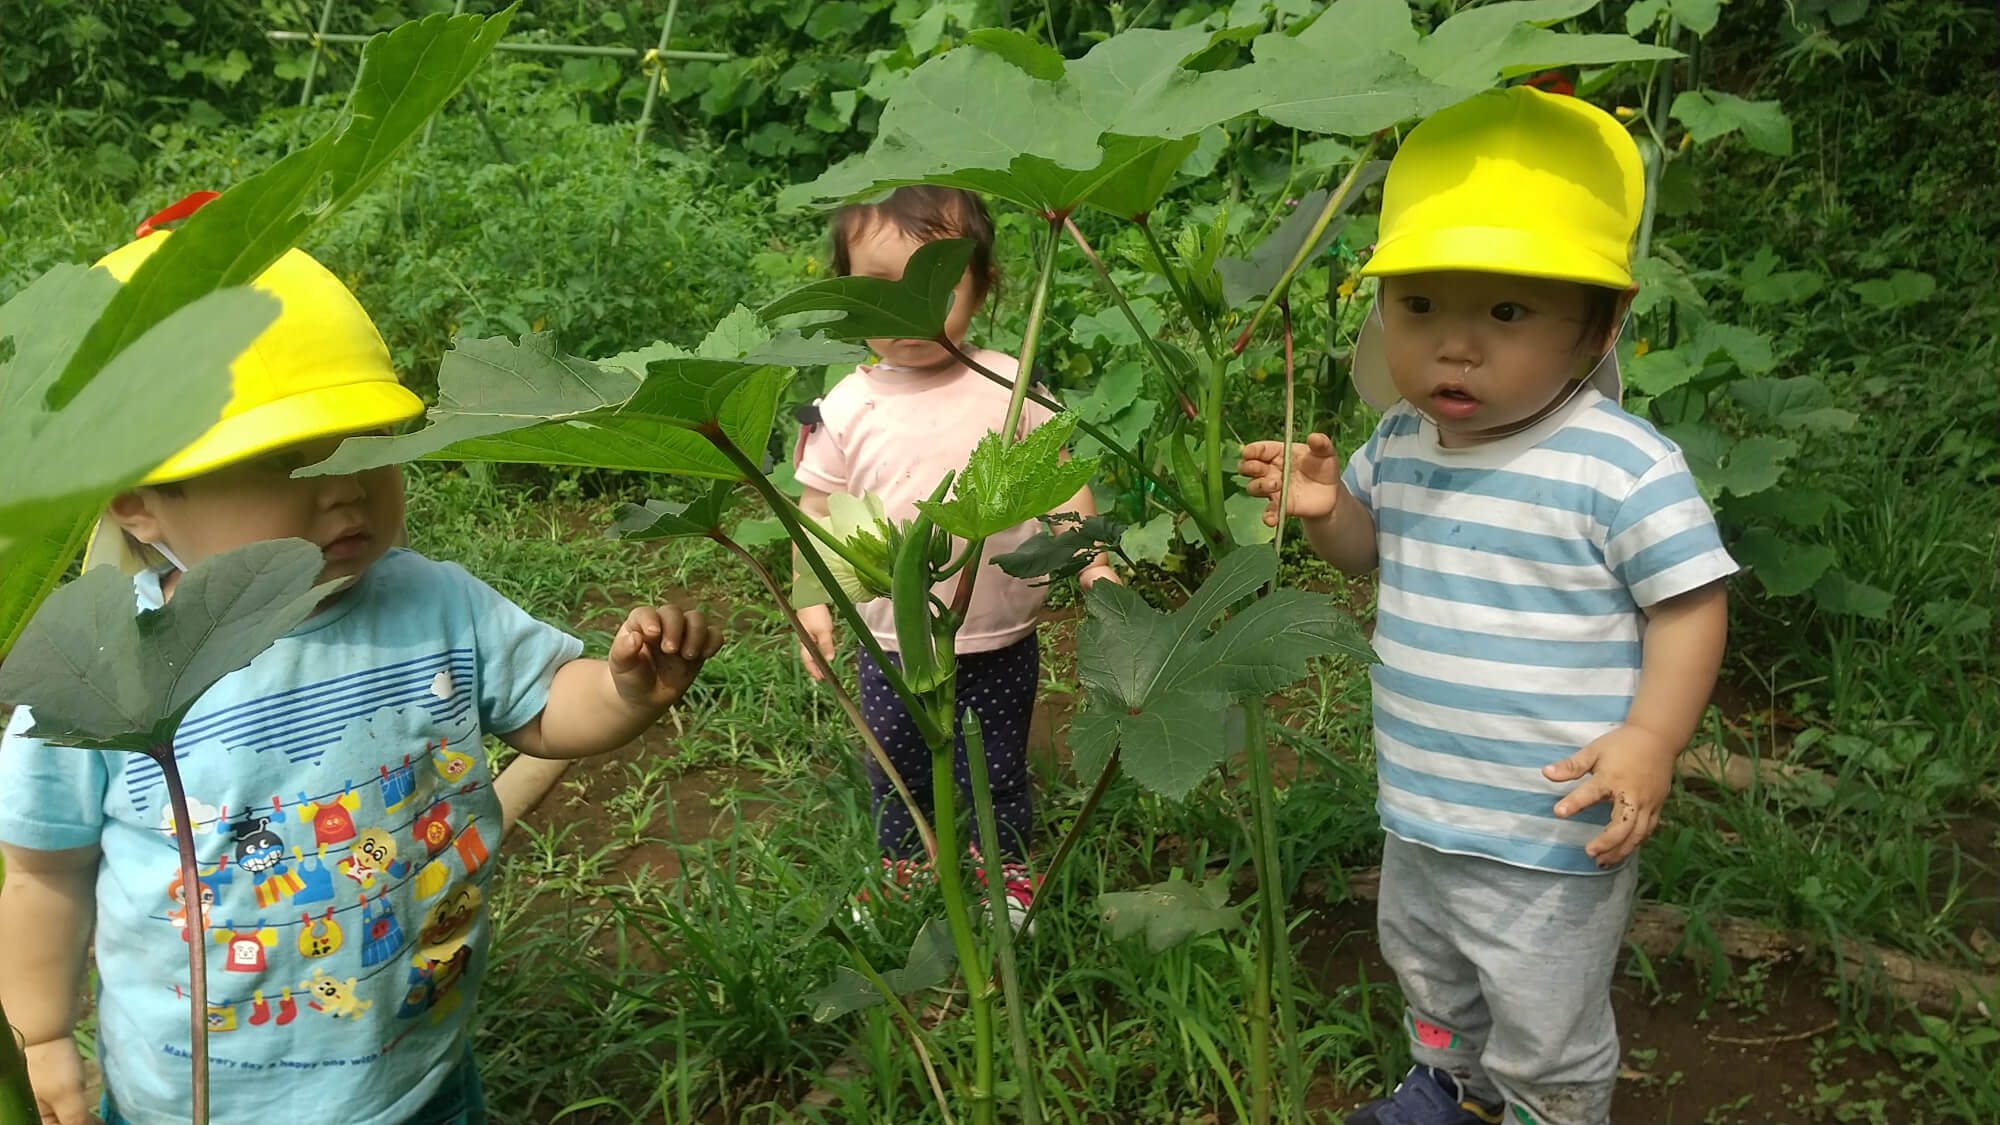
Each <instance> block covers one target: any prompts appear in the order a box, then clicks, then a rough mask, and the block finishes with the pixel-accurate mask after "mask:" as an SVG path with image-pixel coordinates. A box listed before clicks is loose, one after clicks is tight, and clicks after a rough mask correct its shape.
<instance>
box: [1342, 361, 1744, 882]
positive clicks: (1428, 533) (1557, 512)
mask: <svg viewBox="0 0 2000 1125" xmlns="http://www.w3.org/2000/svg"><path fill="white" fill-rule="evenodd" d="M1343 479H1344V481H1345V482H1346V485H1347V488H1348V491H1350V492H1352V493H1353V494H1354V496H1355V498H1356V499H1358V500H1359V501H1360V502H1361V503H1362V504H1363V505H1364V506H1366V507H1367V508H1368V510H1369V512H1370V513H1372V514H1373V516H1374V517H1375V546H1376V553H1377V555H1378V556H1379V559H1380V564H1381V576H1380V580H1379V583H1378V587H1377V594H1376V607H1377V608H1376V625H1375V635H1374V638H1373V639H1374V646H1375V651H1376V654H1377V655H1379V656H1380V657H1381V661H1382V662H1381V663H1380V664H1378V665H1376V666H1375V667H1374V669H1373V671H1372V676H1373V688H1374V691H1373V696H1374V712H1375V761H1376V773H1377V776H1378V778H1379V779H1380V783H1381V788H1380V796H1379V799H1378V802H1377V805H1378V808H1379V810H1380V812H1381V815H1382V824H1383V827H1385V828H1387V829H1388V830H1389V831H1390V832H1393V833H1395V834H1396V835H1398V836H1400V837H1402V838H1404V839H1406V840H1409V841H1411V842H1413V843H1417V844H1423V845H1425V846H1428V847H1431V848H1435V849H1437V850H1439V851H1444V852H1455V853H1460V854H1467V855H1477V856H1484V857H1486V858H1488V859H1496V860H1499V861H1501V862H1503V863H1510V864H1514V865H1516V866H1519V867H1531V868H1537V869H1540V870H1545V871H1560V872H1573V873H1577V874H1592V875H1595V874H1599V873H1600V872H1599V870H1598V867H1597V864H1596V862H1595V861H1594V860H1592V859H1591V858H1590V856H1588V855H1587V854H1585V852H1584V845H1585V844H1586V843H1588V842H1589V841H1590V839H1591V837H1593V836H1595V835H1597V833H1598V832H1600V831H1602V830H1603V828H1604V825H1605V824H1606V823H1608V821H1609V817H1610V807H1609V806H1608V805H1605V804H1599V805H1596V806H1593V807H1592V808H1590V809H1586V810H1584V811H1583V812H1581V813H1578V814H1577V815H1575V816H1574V817H1571V818H1570V819H1568V820H1561V819H1558V818H1557V817H1556V815H1555V811H1554V809H1555V805H1556V802H1557V801H1559V800H1560V799H1561V798H1562V796H1563V794H1564V793H1566V792H1568V791H1569V790H1570V789H1572V788H1574V787H1575V784H1576V783H1574V782H1572V783H1568V784H1560V785H1559V784H1556V783H1554V782H1551V781H1549V780H1547V779H1546V778H1544V777H1543V776H1542V772H1541V771H1542V767H1543V766H1546V765H1549V764H1551V763H1554V762H1558V761H1561V760H1562V759H1564V758H1567V757H1569V756H1570V755H1571V754H1574V753H1576V751H1577V750H1579V749H1581V748H1582V747H1583V746H1585V745H1586V744H1588V743H1589V742H1591V741H1592V740H1594V739H1596V738H1597V737H1598V736H1599V735H1602V734H1604V733H1606V732H1607V731H1610V730H1611V729H1612V728H1613V727H1616V726H1617V725H1619V724H1620V723H1622V722H1624V721H1625V715H1626V712H1628V711H1629V710H1630V709H1631V707H1632V697H1633V695H1634V693H1635V692H1636V691H1637V690H1638V686H1639V670H1640V657H1641V655H1642V648H1641V642H1642V638H1643V636H1644V633H1645V627H1646V614H1645V609H1646V607H1648V606H1652V605H1656V604H1658V603H1660V602H1662V601H1665V600H1667V599H1668V598H1672V597H1674V596H1676V595H1678V594H1684V593H1688V592H1690V591H1692V590H1696V589H1699V588H1700V587H1702V586H1706V585H1708V584H1709V583H1711V582H1714V581H1716V580H1717V579H1721V578H1725V577H1727V576H1729V575H1730V574H1733V573H1735V571H1736V564H1735V562H1734V561H1732V560H1731V559H1730V557H1729V554H1728V552H1727V551H1725V550H1724V549H1723V546H1722V539H1721V537H1720V536H1719V535H1718V533H1717V531H1716V527H1715V517H1714V515H1713V514H1712V513H1711V512H1710V511H1709V508H1708V505H1707V504H1706V503H1704V502H1703V500H1702V498H1701V494H1700V492H1699V491H1697V490H1696V488H1695V481H1694V476H1693V475H1692V474H1691V473H1690V472H1689V471H1688V467H1687V462H1686V460H1685V459H1684V458H1683V457H1682V455H1681V451H1680V449H1679V448H1678V447H1676V446H1675V445H1674V443H1673V442H1672V441H1670V440H1668V439H1667V438H1665V437H1664V436H1662V435H1661V434H1660V432H1659V431H1658V430H1655V429H1654V428H1653V427H1652V426H1650V425H1648V424H1646V423H1645V422H1644V421H1642V420H1641V419H1639V418H1636V417H1634V416H1632V415H1631V414H1628V413H1626V412H1625V411H1624V410H1622V409H1620V408H1619V407H1618V405H1617V404H1616V403H1613V402H1611V401H1609V400H1607V399H1605V398H1604V397H1603V396H1602V395H1600V394H1598V393H1597V392H1596V391H1595V390H1591V389H1589V388H1585V389H1584V390H1582V391H1580V392H1579V393H1578V394H1577V395H1576V397H1575V398H1574V399H1572V400H1571V401H1570V402H1569V403H1567V404H1565V405H1564V406H1563V407H1562V408H1561V409H1559V410H1557V411H1555V412H1554V413H1552V414H1550V415H1549V416H1548V417H1547V418H1544V419H1542V420H1541V421H1540V422H1539V423H1537V424H1536V425H1535V426H1533V427H1531V428H1530V429H1528V430H1526V431H1523V432H1522V433H1519V434H1514V435H1512V436H1509V437H1505V438H1501V439H1498V440H1495V441H1491V442H1487V443H1483V444H1480V445H1476V446H1470V447H1465V448H1452V449H1448V448H1445V447H1444V446H1442V445H1440V444H1439V443H1438V435H1437V427H1436V426H1435V425H1433V424H1432V423H1431V422H1430V421H1429V420H1428V419H1425V418H1424V417H1423V416H1422V415H1421V414H1419V413H1418V412H1417V411H1416V410H1415V409H1414V408H1413V407H1411V406H1410V405H1409V404H1408V403H1398V404H1397V405H1396V406H1394V407H1392V408H1391V409H1390V410H1389V411H1388V413H1387V414H1385V415H1384V416H1383V418H1382V421H1381V424H1380V425H1378V426H1377V427H1376V429H1375V433H1374V435H1373V436H1371V437H1370V438H1369V439H1368V442H1367V444H1366V445H1364V446H1363V447H1362V448H1361V449H1359V450H1357V451H1355V453H1354V455H1353V456H1352V457H1350V458H1349V459H1348V464H1347V468H1346V471H1345V473H1344V476H1343Z"/></svg>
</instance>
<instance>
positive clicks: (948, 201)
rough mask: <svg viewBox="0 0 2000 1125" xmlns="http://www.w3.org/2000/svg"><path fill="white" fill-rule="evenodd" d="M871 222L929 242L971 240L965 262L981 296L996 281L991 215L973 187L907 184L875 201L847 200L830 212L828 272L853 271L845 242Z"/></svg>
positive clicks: (849, 241)
mask: <svg viewBox="0 0 2000 1125" xmlns="http://www.w3.org/2000/svg"><path fill="white" fill-rule="evenodd" d="M870 223H888V224H889V225H890V226H892V227H894V228H895V229H896V230H898V231H901V232H902V233H903V234H905V235H908V236H909V237H911V238H915V239H919V240H921V241H924V242H931V241H934V240H936V239H940V238H969V239H971V240H972V261H971V262H970V263H969V267H968V268H970V269H971V270H972V276H973V278H974V281H975V283H976V284H977V285H978V287H979V297H980V299H981V300H985V299H986V297H987V296H988V295H989V294H991V293H992V291H993V289H994V287H995V286H996V285H997V284H998V283H999V278H1000V275H999V271H998V270H996V269H995V268H994V266H993V216H992V215H991V214H989V213H987V210H986V203H985V201H983V200H981V199H980V198H979V195H978V193H977V192H972V191H967V190H966V189H964V188H945V187H932V186H930V185H929V184H912V185H910V186H908V187H899V188H897V189H896V190H895V191H892V192H890V193H889V197H888V198H887V199H884V200H883V201H882V202H880V203H850V204H848V205H847V206H845V207H842V208H840V209H839V210H837V211H835V212H834V213H833V273H834V276H835V277H846V276H847V275H848V274H849V273H851V272H853V264H852V260H851V259H850V258H849V256H848V249H847V248H848V244H849V243H851V242H852V241H853V240H854V236H856V235H858V234H860V233H861V232H862V231H863V230H865V229H867V227H868V225H869V224H870Z"/></svg>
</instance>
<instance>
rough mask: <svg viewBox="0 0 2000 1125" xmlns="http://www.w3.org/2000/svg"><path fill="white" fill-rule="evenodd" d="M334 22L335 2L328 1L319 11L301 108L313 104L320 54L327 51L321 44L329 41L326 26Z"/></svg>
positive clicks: (300, 96) (307, 66) (301, 93)
mask: <svg viewBox="0 0 2000 1125" xmlns="http://www.w3.org/2000/svg"><path fill="white" fill-rule="evenodd" d="M332 22H333V0H326V3H325V5H323V6H322V7H321V8H320V10H319V30H318V31H315V32H313V36H312V54H311V55H309V56H307V57H306V85H305V89H303V90H301V91H299V105H300V106H301V107H304V106H308V105H311V104H312V97H313V79H314V78H315V77H317V76H318V74H319V53H320V52H321V51H323V50H325V48H324V47H323V46H321V44H323V43H325V42H326V41H327V40H326V25H327V24H329V23H332Z"/></svg>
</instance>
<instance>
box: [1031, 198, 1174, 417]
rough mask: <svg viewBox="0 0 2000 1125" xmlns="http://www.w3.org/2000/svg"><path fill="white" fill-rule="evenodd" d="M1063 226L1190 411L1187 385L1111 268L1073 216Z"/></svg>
mask: <svg viewBox="0 0 2000 1125" xmlns="http://www.w3.org/2000/svg"><path fill="white" fill-rule="evenodd" d="M1063 227H1064V229H1066V230H1068V231H1069V237H1070V241H1072V242H1074V243H1076V246H1077V249H1079V250H1081V251H1083V256H1084V257H1085V258H1087V259H1089V261H1090V265H1091V268H1092V269H1094V270H1096V271H1097V280H1098V281H1100V282H1102V283H1103V285H1104V290H1105V292H1107V293H1109V294H1111V299H1112V300H1113V301H1114V302H1116V303H1117V305H1118V311H1120V312H1122V313H1124V314H1125V322H1126V323H1127V324H1130V325H1131V326H1132V331H1133V333H1134V334H1135V335H1137V336H1138V337H1139V340H1140V342H1141V343H1143V344H1144V345H1145V352H1146V355H1147V356H1148V357H1150V358H1151V359H1152V361H1153V366H1155V367H1157V368H1159V369H1160V376H1161V377H1162V378H1164V379H1165V380H1166V381H1167V386H1168V388H1169V389H1171V390H1172V391H1173V392H1174V397H1175V398H1177V399H1179V400H1180V406H1181V409H1182V411H1183V412H1188V411H1191V410H1192V409H1193V407H1194V404H1193V403H1192V402H1189V401H1188V394H1187V388H1186V387H1184V386H1182V385H1181V373H1180V372H1178V371H1175V370H1174V368H1173V365H1172V364H1171V363H1169V362H1167V357H1166V353H1165V352H1164V351H1162V350H1161V348H1160V344H1159V341H1157V340H1155V339H1153V333H1152V332H1151V331H1150V330H1148V329H1147V327H1146V326H1145V325H1144V324H1143V323H1141V322H1140V320H1139V314H1138V313H1136V312H1134V311H1133V310H1132V305H1131V303H1130V302H1128V301H1127V300H1126V299H1125V291H1124V290H1122V289H1120V288H1118V283H1117V282H1116V281H1113V280H1112V279H1111V271H1110V270H1109V269H1106V268H1105V265H1104V259H1102V258H1100V257H1098V256H1097V250H1096V248H1095V247H1093V246H1091V244H1090V241H1089V240H1088V239H1086V238H1084V237H1083V232H1082V231H1080V230H1078V229H1077V227H1076V221H1075V220H1074V219H1067V218H1066V219H1064V220H1063ZM1189 417H1190V418H1192V417H1193V415H1192V414H1189Z"/></svg>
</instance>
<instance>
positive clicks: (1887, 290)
mask: <svg viewBox="0 0 2000 1125" xmlns="http://www.w3.org/2000/svg"><path fill="white" fill-rule="evenodd" d="M1852 288H1853V290H1854V295H1855V296H1857V297H1860V298H1861V299H1862V300H1863V301H1866V302H1867V303H1868V304H1870V305H1872V306H1873V307H1875V308H1878V309H1901V308H1907V307H1909V306H1911V305H1914V304H1918V303H1919V302H1922V301H1924V300H1926V299H1928V298H1929V297H1930V295H1931V294H1932V293H1935V292H1937V280H1936V279H1935V278H1933V277H1931V275H1930V274H1927V273H1918V272H1917V271H1915V270H1897V271H1896V272H1895V273H1893V274H1890V275H1889V276H1888V277H1886V278H1871V279H1869V280H1867V281H1857V282H1855V283H1854V285H1853V286H1852Z"/></svg>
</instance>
